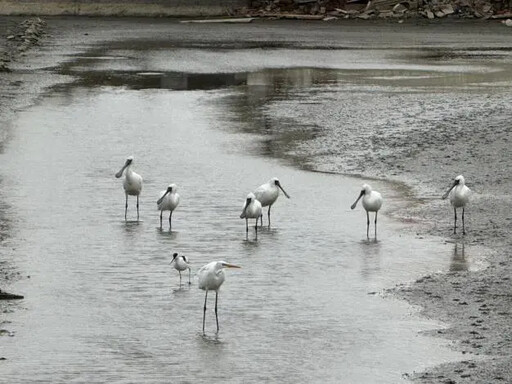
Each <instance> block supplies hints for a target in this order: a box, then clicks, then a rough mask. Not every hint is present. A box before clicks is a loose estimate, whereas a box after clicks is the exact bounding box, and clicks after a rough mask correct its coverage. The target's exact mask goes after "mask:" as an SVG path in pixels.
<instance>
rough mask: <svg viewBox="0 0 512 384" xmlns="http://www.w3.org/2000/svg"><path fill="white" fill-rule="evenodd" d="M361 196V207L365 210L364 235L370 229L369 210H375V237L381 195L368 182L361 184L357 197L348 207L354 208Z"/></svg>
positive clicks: (367, 234)
mask: <svg viewBox="0 0 512 384" xmlns="http://www.w3.org/2000/svg"><path fill="white" fill-rule="evenodd" d="M361 198H363V208H364V209H365V211H366V236H367V237H368V236H369V230H370V216H369V212H375V237H377V213H378V212H379V209H380V208H381V207H382V202H383V199H382V195H381V194H380V193H379V192H377V191H374V190H372V187H370V186H369V185H368V184H363V186H362V188H361V193H360V194H359V197H358V198H357V200H356V201H355V202H354V204H352V206H351V207H350V208H351V209H354V208H355V207H356V205H357V202H358V201H359V199H361Z"/></svg>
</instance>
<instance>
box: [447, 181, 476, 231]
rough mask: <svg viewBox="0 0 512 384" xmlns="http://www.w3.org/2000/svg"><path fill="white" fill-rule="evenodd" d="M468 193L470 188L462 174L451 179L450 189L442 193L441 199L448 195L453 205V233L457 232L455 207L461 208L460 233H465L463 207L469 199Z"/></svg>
mask: <svg viewBox="0 0 512 384" xmlns="http://www.w3.org/2000/svg"><path fill="white" fill-rule="evenodd" d="M470 194H471V189H469V188H468V187H467V186H466V182H465V180H464V176H462V175H459V176H457V177H456V178H455V180H454V181H453V184H452V186H451V187H450V189H448V190H447V191H446V193H445V194H444V195H443V199H446V198H447V197H448V195H449V196H450V203H451V204H452V206H453V213H454V215H455V221H454V223H453V233H454V234H456V233H457V208H462V234H463V235H465V234H466V229H465V227H464V208H465V207H466V204H467V203H468V201H469V195H470Z"/></svg>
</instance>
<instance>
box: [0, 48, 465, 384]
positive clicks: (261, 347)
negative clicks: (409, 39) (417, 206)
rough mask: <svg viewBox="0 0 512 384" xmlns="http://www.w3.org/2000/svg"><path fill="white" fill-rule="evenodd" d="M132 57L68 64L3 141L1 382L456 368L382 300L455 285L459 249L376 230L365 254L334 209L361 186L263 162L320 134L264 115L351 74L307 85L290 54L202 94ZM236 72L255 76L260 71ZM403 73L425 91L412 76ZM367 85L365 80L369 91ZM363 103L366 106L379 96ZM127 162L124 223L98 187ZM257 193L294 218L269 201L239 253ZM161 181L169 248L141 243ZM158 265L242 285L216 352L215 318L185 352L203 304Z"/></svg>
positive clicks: (284, 377) (394, 378)
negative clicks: (436, 284)
mask: <svg viewBox="0 0 512 384" xmlns="http://www.w3.org/2000/svg"><path fill="white" fill-rule="evenodd" d="M189 53H190V52H189ZM183 54H184V55H185V53H183ZM206 54H209V53H208V52H206ZM282 54H283V55H284V57H287V56H286V55H287V53H282ZM303 54H305V55H306V57H304V56H301V55H303ZM138 55H139V53H138V52H136V51H134V52H128V54H127V55H126V56H127V57H137V56H138ZM144 55H145V58H146V59H145V60H140V59H137V60H133V61H129V60H124V61H118V60H117V59H115V57H116V54H115V53H114V54H105V53H103V52H102V54H101V55H100V56H98V57H101V60H97V61H94V60H93V62H92V63H91V64H90V65H85V64H84V60H77V63H78V64H77V66H76V67H73V66H71V69H69V68H68V69H66V71H69V72H71V73H73V74H75V75H80V76H79V78H78V80H77V82H76V83H75V84H74V85H72V86H66V87H59V88H56V89H55V90H54V91H53V92H51V93H50V94H48V95H47V96H46V97H45V98H44V99H43V100H41V101H40V102H39V103H38V105H36V106H34V107H32V108H29V109H28V110H26V111H23V112H21V113H20V114H19V116H18V119H17V120H16V121H15V122H14V123H13V125H12V126H11V127H10V138H9V141H8V142H7V143H6V145H5V148H4V151H3V153H2V154H1V155H0V159H1V161H2V164H3V167H2V171H1V172H2V173H1V178H2V186H3V188H2V195H3V199H4V200H5V201H6V202H7V204H8V205H7V206H6V207H4V208H3V209H2V212H3V215H5V216H6V217H8V218H9V227H8V228H7V229H6V232H7V234H8V240H6V244H5V245H4V247H3V250H2V251H3V252H4V254H5V256H6V258H7V259H8V260H9V261H11V262H12V263H13V264H14V265H16V269H17V270H18V271H19V272H20V273H21V274H22V275H23V276H27V275H30V278H22V279H19V281H17V282H16V283H15V284H13V285H12V286H11V287H10V289H11V290H13V291H16V292H19V293H22V294H24V295H25V296H26V299H25V300H23V301H21V302H19V303H17V304H11V307H10V308H11V309H14V310H13V312H12V313H9V314H7V316H6V319H7V321H9V323H7V324H6V325H5V326H4V327H5V328H8V329H9V331H11V332H12V333H13V334H14V337H4V338H2V344H3V346H2V352H1V354H2V356H3V357H6V359H7V360H5V361H3V362H2V364H1V365H0V372H1V376H0V381H1V382H6V383H17V382H49V381H51V382H54V383H59V382H62V383H68V382H73V381H77V382H110V381H116V382H122V383H128V382H148V383H152V382H155V383H163V382H192V381H194V382H211V381H212V380H213V381H222V382H241V381H243V382H261V381H272V382H283V383H296V382H314V381H319V380H321V381H322V382H336V383H340V382H342V383H356V382H359V383H397V382H399V381H401V380H403V379H402V374H403V373H405V372H411V371H413V370H414V371H418V370H421V369H423V368H425V367H426V366H429V365H434V364H437V363H440V362H444V361H448V360H453V359H458V358H460V357H461V355H459V354H457V353H455V352H453V351H450V350H449V349H448V348H447V347H446V346H445V345H443V343H441V342H440V341H439V340H435V339H432V338H427V337H423V336H421V335H420V334H419V332H420V331H422V330H427V329H432V328H434V327H436V326H439V325H438V324H435V323H433V322H429V321H426V320H424V319H421V318H419V317H417V316H416V315H414V314H411V308H410V307H409V306H407V305H406V304H405V303H404V302H400V301H397V300H394V299H392V298H390V297H383V296H382V295H380V294H379V293H380V292H381V291H382V290H383V289H385V288H391V287H393V286H394V285H395V284H397V283H400V282H406V281H410V280H412V279H414V278H416V277H419V276H421V275H422V274H425V273H429V272H432V271H437V270H448V269H450V268H457V269H461V268H462V269H467V268H471V250H470V249H465V254H464V257H463V258H462V261H461V250H460V249H458V248H454V245H453V244H444V243H443V242H442V241H440V240H436V239H421V238H416V237H415V236H413V235H411V234H410V233H409V232H406V231H405V230H404V225H405V224H400V223H397V222H394V221H392V220H390V219H389V218H388V217H386V215H385V214H380V216H379V234H378V240H377V241H375V240H370V241H368V240H366V236H365V214H364V211H363V209H362V207H361V206H358V208H357V209H356V210H354V211H351V210H350V208H349V207H350V204H351V203H352V202H353V201H354V200H355V198H356V197H357V195H358V192H359V189H360V184H361V183H362V180H359V179H357V178H349V177H345V176H341V175H336V174H323V173H315V172H310V171H306V170H301V168H303V167H304V161H303V158H297V157H294V156H284V157H280V156H279V153H280V152H282V151H290V148H292V149H293V148H294V146H295V145H296V143H308V142H310V141H311V140H312V139H314V138H315V137H321V136H322V132H316V131H315V130H314V129H310V128H311V127H310V126H305V127H304V129H296V130H293V132H292V133H291V134H289V135H286V134H283V130H284V128H285V127H287V125H286V124H285V123H286V119H280V120H279V121H280V122H281V123H283V125H276V124H273V123H272V121H271V119H266V116H268V115H272V114H273V112H272V110H273V108H274V107H275V103H288V105H289V106H290V108H288V109H286V111H287V112H289V111H293V110H294V108H293V107H297V106H299V105H309V104H308V103H312V104H313V105H314V103H316V102H318V101H317V100H315V95H316V94H317V93H318V92H319V89H328V90H329V87H331V86H334V87H338V86H339V85H340V84H343V83H344V78H346V77H347V76H349V75H350V74H349V73H347V72H344V71H342V70H341V69H343V65H340V67H341V68H340V70H336V71H333V70H332V69H331V70H328V69H325V68H324V69H322V70H316V69H314V68H312V67H307V66H306V63H307V62H309V61H310V60H312V59H313V57H312V56H311V52H307V53H304V52H293V53H291V54H290V53H288V55H291V58H290V57H288V58H290V59H293V60H297V61H302V62H303V63H304V66H303V67H301V68H295V69H284V67H285V66H284V65H283V68H281V69H279V70H270V69H262V70H259V69H254V68H246V70H245V71H234V72H232V73H233V74H232V75H230V74H224V75H223V77H222V78H220V79H219V77H212V76H209V75H208V73H207V72H206V73H205V74H204V75H201V76H200V75H198V74H197V72H194V73H189V72H183V71H180V70H179V68H182V67H186V63H187V60H188V59H189V58H190V57H189V56H187V60H184V59H182V57H181V56H180V55H168V56H167V61H165V60H163V58H165V55H163V54H162V52H160V51H159V52H152V51H149V52H144ZM194 55H195V53H194ZM250 55H251V57H252V58H255V57H256V58H258V57H260V62H257V63H256V64H257V65H255V67H258V66H263V67H265V62H266V61H267V60H268V56H265V58H264V59H262V57H261V56H258V55H259V53H258V52H251V53H250ZM84 56H87V55H84ZM185 56H186V55H185ZM378 56H379V60H386V59H385V58H383V57H381V56H382V55H381V53H378ZM112 57H113V58H114V59H112V60H110V59H109V58H112ZM345 57H347V56H345ZM340 58H341V56H336V57H335V59H333V63H334V62H336V60H339V59H340ZM192 59H193V60H192V61H194V62H195V61H196V60H198V58H197V57H195V56H193V57H192ZM275 59H276V60H278V59H279V58H275ZM367 59H368V61H371V60H374V59H375V57H374V56H373V54H371V55H370V57H368V58H367ZM280 60H281V61H283V57H281V58H280ZM97 62H100V64H101V65H97ZM114 62H115V63H116V64H115V65H117V66H119V67H118V68H117V67H116V71H111V72H109V70H108V68H113V66H114V64H113V63H114ZM226 62H231V59H229V58H228V60H226ZM247 62H251V63H252V62H253V61H252V60H247ZM284 62H285V63H286V62H289V60H284ZM123 63H125V64H123ZM154 63H159V64H158V65H155V64H154ZM162 63H167V64H165V65H163V64H162ZM162 65H163V66H164V67H162ZM237 65H238V66H239V67H240V68H244V65H245V66H247V65H246V64H244V62H239V63H238V64H237ZM354 65H355V64H354ZM393 66H394V64H393V65H392V67H393ZM220 67H222V65H221V66H220ZM457 68H459V67H457ZM464 68H466V70H467V71H468V72H471V71H472V70H473V69H472V68H470V67H466V66H464ZM394 69H395V70H396V69H399V70H402V68H394ZM366 70H369V71H372V70H373V69H372V68H366ZM431 70H432V71H433V72H436V71H437V69H435V68H431ZM104 71H106V72H104ZM408 71H410V72H404V73H402V75H403V76H406V77H407V78H414V77H417V76H420V75H425V71H424V68H423V69H421V70H418V68H416V67H415V64H414V65H412V66H410V68H409V69H408ZM428 71H429V69H427V73H426V75H427V76H431V75H432V74H431V73H430V72H428ZM160 72H161V73H162V74H160ZM199 72H201V71H199ZM203 72H204V71H203ZM213 72H215V71H211V72H210V73H213ZM433 72H432V73H433ZM441 72H442V71H441ZM449 72H450V71H449ZM450 73H451V72H450ZM374 76H375V78H376V79H378V80H375V82H378V81H381V80H382V76H383V72H382V71H381V70H378V71H375V73H374ZM101 79H104V80H101ZM155 79H157V80H155ZM212 79H216V81H218V82H215V81H213V82H212V81H211V80H212ZM97 84H101V86H96V85H97ZM373 89H374V92H376V93H377V94H379V90H380V88H379V84H374V88H373ZM330 91H331V92H333V91H332V89H330ZM298 94H300V95H302V97H301V98H297V95H298ZM292 95H293V97H291V96H292ZM322 102H323V101H322ZM363 105H364V104H363ZM360 112H361V113H363V112H365V111H364V110H362V111H360ZM285 133H286V132H285ZM315 135H317V136H315ZM276 136H279V139H278V140H277V139H276V140H274V138H275V137H276ZM325 148H326V150H329V147H328V146H326V147H325ZM331 149H332V148H331ZM128 155H134V156H135V161H134V168H135V170H136V171H137V172H138V173H140V174H141V175H142V176H143V177H144V188H143V192H142V196H141V221H140V222H138V223H137V222H136V221H135V220H134V219H135V217H136V216H135V210H134V208H135V206H134V200H133V199H130V202H129V204H130V206H129V221H128V222H125V221H124V219H123V211H124V194H123V191H122V186H121V182H120V181H119V180H116V179H115V178H114V173H115V172H117V171H118V170H119V168H120V167H121V166H122V164H123V162H124V159H125V158H126V156H128ZM276 158H281V160H279V159H276ZM273 176H277V177H279V178H280V180H281V182H282V184H283V186H284V188H285V189H286V190H287V192H288V193H289V194H290V195H291V199H290V200H287V199H286V198H285V197H284V196H281V197H280V198H279V200H278V201H277V203H276V205H275V206H274V207H273V209H272V213H273V216H272V218H273V225H272V228H271V229H268V228H263V229H262V230H261V231H260V233H259V234H258V238H257V240H256V238H255V233H254V229H253V228H251V229H250V231H249V234H248V237H247V238H246V233H245V225H244V222H243V221H242V220H240V219H239V218H238V216H239V214H240V211H241V207H242V204H243V202H244V199H245V196H246V194H247V193H248V192H249V191H251V190H253V189H254V188H255V187H257V186H258V185H259V184H261V183H263V182H265V181H266V180H268V179H269V178H270V177H273ZM170 182H174V183H177V184H178V187H179V190H178V192H179V193H180V194H181V196H182V202H181V205H180V206H179V208H178V209H177V210H176V212H175V214H174V215H173V232H172V233H169V232H168V231H167V229H166V227H164V230H160V229H159V228H158V224H159V219H158V212H157V211H156V204H155V202H156V199H157V198H158V192H159V191H160V190H162V189H165V187H166V186H167V185H168V184H169V183H170ZM372 185H373V187H374V188H375V189H377V190H379V191H380V192H382V194H383V195H384V196H385V198H386V201H385V209H384V210H391V209H393V208H392V207H394V206H396V205H398V204H401V203H402V201H403V200H404V197H403V196H402V195H401V194H400V191H399V190H398V189H396V188H395V187H394V186H392V185H390V184H387V183H383V182H377V181H372ZM265 219H266V217H265ZM265 221H266V220H265ZM164 224H166V223H165V220H164ZM7 248H9V250H7ZM172 252H180V253H183V254H184V255H186V256H188V257H189V258H190V260H191V262H192V265H193V269H194V271H196V270H197V269H198V268H199V267H200V266H202V265H203V264H205V263H207V262H209V261H212V260H226V261H228V262H231V263H235V264H239V265H241V266H242V269H240V270H228V271H227V278H226V282H225V283H224V285H223V287H222V289H221V292H220V295H219V320H220V333H219V334H218V335H216V334H215V316H214V313H213V311H212V310H211V309H212V308H213V304H214V301H213V300H210V301H209V307H210V309H209V310H208V311H207V320H206V327H207V330H206V335H205V336H203V335H202V332H201V321H202V306H203V299H204V293H203V292H202V291H200V290H199V289H197V283H196V282H195V281H193V284H192V285H191V286H188V285H187V284H183V285H181V286H180V285H179V277H178V275H177V272H176V271H175V270H174V269H173V268H172V267H171V266H170V265H169V262H170V260H171V256H170V255H171V254H172ZM185 281H186V274H185V275H184V282H185ZM212 296H213V295H210V299H213V297H212ZM2 305H4V304H2ZM13 306H14V307H13Z"/></svg>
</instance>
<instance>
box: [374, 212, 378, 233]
mask: <svg viewBox="0 0 512 384" xmlns="http://www.w3.org/2000/svg"><path fill="white" fill-rule="evenodd" d="M377 213H378V212H377V211H375V239H377Z"/></svg>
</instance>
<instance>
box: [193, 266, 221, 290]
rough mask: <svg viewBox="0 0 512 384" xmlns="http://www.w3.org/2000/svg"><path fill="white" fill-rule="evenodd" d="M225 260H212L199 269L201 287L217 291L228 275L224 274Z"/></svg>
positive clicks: (198, 276) (198, 275)
mask: <svg viewBox="0 0 512 384" xmlns="http://www.w3.org/2000/svg"><path fill="white" fill-rule="evenodd" d="M224 263H225V262H223V261H212V262H211V263H208V264H206V265H204V266H202V267H201V269H199V271H198V272H197V278H198V281H199V288H200V289H202V290H204V291H217V290H218V289H219V288H220V286H221V285H222V283H223V282H224V280H225V278H226V276H225V274H224Z"/></svg>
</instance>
